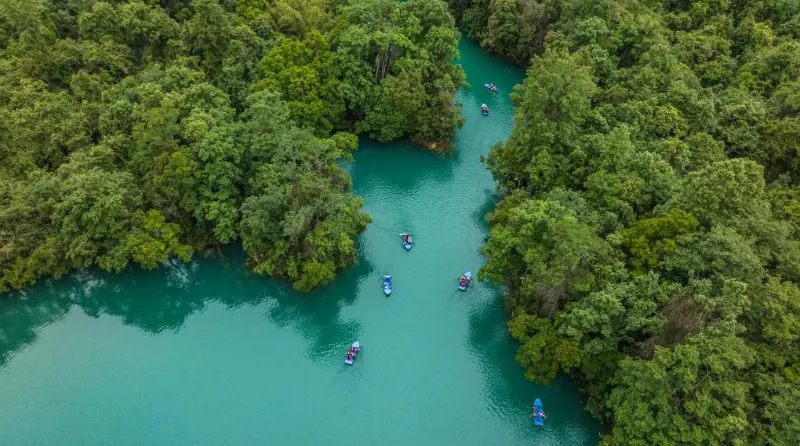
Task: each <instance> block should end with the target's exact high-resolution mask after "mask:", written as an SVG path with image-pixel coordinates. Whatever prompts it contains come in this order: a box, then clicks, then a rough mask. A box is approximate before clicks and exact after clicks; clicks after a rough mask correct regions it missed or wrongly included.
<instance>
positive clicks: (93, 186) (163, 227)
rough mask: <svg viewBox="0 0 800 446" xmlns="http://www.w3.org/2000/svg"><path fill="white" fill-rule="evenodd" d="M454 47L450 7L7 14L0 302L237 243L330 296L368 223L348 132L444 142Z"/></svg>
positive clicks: (191, 2) (295, 5)
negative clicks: (350, 171) (44, 281)
mask: <svg viewBox="0 0 800 446" xmlns="http://www.w3.org/2000/svg"><path fill="white" fill-rule="evenodd" d="M370 18H377V20H376V19H370ZM458 37H459V35H458V32H457V30H456V29H455V26H454V21H453V18H452V16H451V15H450V13H449V12H448V10H447V6H446V5H445V4H444V3H443V2H441V1H439V0H412V1H410V2H406V3H403V4H400V3H396V2H394V1H391V0H349V1H344V2H338V1H337V2H328V1H326V0H312V1H298V0H277V1H273V0H246V1H240V2H219V1H217V0H175V1H169V2H157V1H128V2H119V1H102V0H100V1H70V2H57V1H53V0H34V1H32V2H22V1H18V0H9V1H6V2H4V3H3V4H2V5H1V6H0V60H2V62H0V161H2V163H0V164H1V165H0V271H1V272H0V292H2V291H5V290H7V289H8V288H20V287H23V286H26V285H28V284H31V283H33V282H34V281H35V280H36V279H38V278H40V277H42V276H49V275H52V276H56V277H58V276H60V275H62V274H65V273H67V272H69V271H70V270H72V269H75V268H85V267H92V266H98V267H100V268H103V269H106V270H111V271H119V270H121V269H123V268H125V267H126V266H127V265H129V263H130V262H134V263H136V264H138V265H140V266H142V267H145V268H154V267H156V266H157V265H159V264H160V263H164V262H166V261H168V259H169V258H171V257H177V258H180V259H183V260H189V258H190V257H191V255H192V253H193V252H194V251H195V250H198V249H203V248H206V247H213V246H215V245H219V244H226V243H231V242H235V241H237V240H239V239H241V241H242V243H243V245H244V247H245V249H246V250H247V252H248V256H249V261H250V264H251V266H252V268H253V270H254V271H255V272H258V273H262V274H270V275H273V276H275V277H281V278H286V279H288V280H289V281H291V282H292V284H293V285H294V286H295V287H296V288H298V289H303V290H310V289H312V288H314V287H316V286H318V285H321V284H325V283H328V282H330V281H331V280H333V278H334V276H335V274H336V272H337V271H339V270H341V269H342V268H345V267H346V266H348V265H350V264H352V263H353V262H354V261H355V258H356V254H355V238H356V237H357V236H358V235H359V234H360V233H361V232H363V231H364V229H365V228H366V225H367V224H368V223H369V221H370V220H369V217H368V216H367V215H366V214H364V213H363V212H362V211H361V206H362V202H361V201H360V200H359V199H357V198H356V197H354V196H352V194H351V191H350V179H349V177H348V175H347V173H346V172H345V171H344V170H343V169H342V167H341V166H340V165H339V163H340V162H341V161H342V160H350V159H352V158H351V155H350V153H351V152H352V151H353V150H355V148H356V138H355V136H354V135H352V134H349V133H340V132H339V133H336V132H338V131H340V130H347V129H355V130H357V131H364V132H370V133H373V136H375V137H378V138H380V139H381V140H387V141H388V140H392V139H396V138H401V137H406V136H409V137H412V138H414V139H417V140H421V141H425V142H434V143H435V142H444V143H446V142H447V141H449V139H450V137H451V136H452V135H453V132H454V131H455V129H456V128H457V126H458V125H460V123H461V117H460V115H459V111H458V109H457V108H456V107H455V104H454V95H455V92H456V90H457V89H458V88H459V87H460V86H461V85H462V84H463V82H464V75H463V73H462V71H461V69H460V68H459V67H458V66H456V65H453V64H452V61H453V59H455V58H456V57H457V50H456V48H457V46H456V45H457V42H458Z"/></svg>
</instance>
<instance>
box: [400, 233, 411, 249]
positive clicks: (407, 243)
mask: <svg viewBox="0 0 800 446" xmlns="http://www.w3.org/2000/svg"><path fill="white" fill-rule="evenodd" d="M400 237H401V240H402V241H401V243H402V244H403V248H406V251H408V250H410V249H411V247H412V246H414V240H412V239H411V234H409V233H408V232H404V233H402V234H400ZM406 237H408V238H406Z"/></svg>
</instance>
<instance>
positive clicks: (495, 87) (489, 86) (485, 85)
mask: <svg viewBox="0 0 800 446" xmlns="http://www.w3.org/2000/svg"><path fill="white" fill-rule="evenodd" d="M483 86H484V87H486V89H487V90H489V91H491V92H494V93H500V89H499V88H497V85H495V86H492V84H483Z"/></svg>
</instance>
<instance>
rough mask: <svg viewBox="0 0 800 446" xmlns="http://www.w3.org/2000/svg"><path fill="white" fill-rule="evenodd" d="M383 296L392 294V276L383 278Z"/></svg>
mask: <svg viewBox="0 0 800 446" xmlns="http://www.w3.org/2000/svg"><path fill="white" fill-rule="evenodd" d="M383 294H385V295H387V296H388V295H390V294H392V276H390V275H389V274H387V275H385V276H383Z"/></svg>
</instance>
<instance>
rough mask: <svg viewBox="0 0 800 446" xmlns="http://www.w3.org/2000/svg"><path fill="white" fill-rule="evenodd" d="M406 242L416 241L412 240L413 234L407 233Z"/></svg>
mask: <svg viewBox="0 0 800 446" xmlns="http://www.w3.org/2000/svg"><path fill="white" fill-rule="evenodd" d="M406 243H408V244H409V245H410V244H412V243H414V242H412V241H411V234H406Z"/></svg>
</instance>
